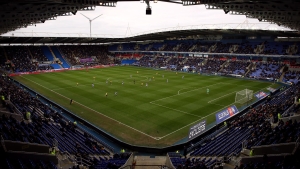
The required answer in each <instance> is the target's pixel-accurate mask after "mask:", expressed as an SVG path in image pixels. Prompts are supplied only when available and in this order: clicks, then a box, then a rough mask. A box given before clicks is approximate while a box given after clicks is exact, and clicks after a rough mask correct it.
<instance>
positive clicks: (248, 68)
mask: <svg viewBox="0 0 300 169" xmlns="http://www.w3.org/2000/svg"><path fill="white" fill-rule="evenodd" d="M254 66H255V63H253V62H251V63H250V65H249V66H248V67H247V68H246V69H247V71H246V73H245V74H244V76H246V75H247V74H248V73H249V72H250V71H251V70H252V68H253V67H254Z"/></svg>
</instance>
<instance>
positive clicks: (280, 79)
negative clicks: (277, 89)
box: [278, 72, 285, 82]
mask: <svg viewBox="0 0 300 169" xmlns="http://www.w3.org/2000/svg"><path fill="white" fill-rule="evenodd" d="M284 75H285V72H282V74H281V76H280V77H279V79H278V81H279V82H282V80H283V77H284Z"/></svg>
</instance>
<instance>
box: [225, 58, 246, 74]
mask: <svg viewBox="0 0 300 169" xmlns="http://www.w3.org/2000/svg"><path fill="white" fill-rule="evenodd" d="M250 63H251V62H247V61H239V60H236V61H230V62H229V65H227V66H226V67H224V68H223V70H221V72H222V73H226V74H238V75H244V74H245V73H246V71H247V69H246V68H247V67H248V66H249V65H250Z"/></svg>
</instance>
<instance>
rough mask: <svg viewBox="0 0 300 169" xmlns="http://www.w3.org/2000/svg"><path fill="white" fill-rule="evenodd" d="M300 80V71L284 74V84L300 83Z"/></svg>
mask: <svg viewBox="0 0 300 169" xmlns="http://www.w3.org/2000/svg"><path fill="white" fill-rule="evenodd" d="M299 78H300V72H299V71H290V70H289V71H287V72H285V74H284V78H283V81H284V82H288V81H289V82H292V83H298V81H299Z"/></svg>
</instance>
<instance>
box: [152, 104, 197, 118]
mask: <svg viewBox="0 0 300 169" xmlns="http://www.w3.org/2000/svg"><path fill="white" fill-rule="evenodd" d="M150 104H153V105H156V106H160V107H164V108H167V109H170V110H174V111H177V112H180V113H184V114H188V115H191V116H195V117H199V118H200V117H201V116H197V115H195V114H191V113H188V112H185V111H181V110H178V109H173V108H170V107H167V106H164V105H160V104H157V103H150Z"/></svg>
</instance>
